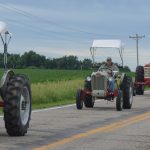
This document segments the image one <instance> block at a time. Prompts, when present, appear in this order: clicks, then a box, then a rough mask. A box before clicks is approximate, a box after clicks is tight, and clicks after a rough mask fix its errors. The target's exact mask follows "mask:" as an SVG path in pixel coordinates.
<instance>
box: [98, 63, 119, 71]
mask: <svg viewBox="0 0 150 150" xmlns="http://www.w3.org/2000/svg"><path fill="white" fill-rule="evenodd" d="M102 68H108V69H111V70H112V71H119V68H118V67H117V66H116V65H115V64H114V63H112V65H107V63H105V64H103V65H101V66H100V68H99V69H102Z"/></svg>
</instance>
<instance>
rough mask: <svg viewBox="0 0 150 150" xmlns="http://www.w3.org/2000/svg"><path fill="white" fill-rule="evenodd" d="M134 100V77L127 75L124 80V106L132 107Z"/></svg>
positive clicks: (125, 107)
mask: <svg viewBox="0 0 150 150" xmlns="http://www.w3.org/2000/svg"><path fill="white" fill-rule="evenodd" d="M132 102H133V84H132V78H131V77H128V76H125V77H124V80H123V108H124V109H131V107H132Z"/></svg>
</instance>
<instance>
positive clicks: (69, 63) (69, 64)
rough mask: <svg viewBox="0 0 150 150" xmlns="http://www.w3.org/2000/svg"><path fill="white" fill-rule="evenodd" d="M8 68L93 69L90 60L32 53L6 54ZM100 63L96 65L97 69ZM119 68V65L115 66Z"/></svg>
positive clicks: (1, 55) (126, 68) (0, 57)
mask: <svg viewBox="0 0 150 150" xmlns="http://www.w3.org/2000/svg"><path fill="white" fill-rule="evenodd" d="M3 60H4V59H3V54H2V53H0V67H1V68H3ZM7 61H8V63H7V66H8V68H13V69H22V68H41V69H68V70H71V69H91V68H92V67H93V64H92V60H91V59H88V58H85V59H84V60H78V57H77V56H72V55H70V56H63V57H60V58H46V57H45V56H43V55H40V54H37V53H36V52H34V51H29V52H25V53H24V54H23V55H19V54H8V59H7ZM102 63H103V62H101V63H96V64H95V66H96V67H99V66H100V65H101V64H102ZM116 65H117V66H119V64H116ZM123 70H125V71H130V69H129V67H128V66H125V67H124V68H123Z"/></svg>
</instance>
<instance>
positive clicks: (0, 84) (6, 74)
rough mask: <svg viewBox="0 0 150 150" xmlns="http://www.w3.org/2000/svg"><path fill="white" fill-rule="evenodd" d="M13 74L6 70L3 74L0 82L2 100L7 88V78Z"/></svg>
mask: <svg viewBox="0 0 150 150" xmlns="http://www.w3.org/2000/svg"><path fill="white" fill-rule="evenodd" d="M14 74H15V73H14V72H13V71H12V70H7V71H5V72H4V74H3V76H2V78H1V80H0V93H1V96H2V98H3V95H4V92H5V90H6V87H7V83H8V81H9V78H10V77H12V76H13V75H14Z"/></svg>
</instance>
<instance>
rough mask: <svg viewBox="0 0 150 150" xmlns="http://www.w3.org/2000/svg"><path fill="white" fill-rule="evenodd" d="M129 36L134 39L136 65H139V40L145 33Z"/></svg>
mask: <svg viewBox="0 0 150 150" xmlns="http://www.w3.org/2000/svg"><path fill="white" fill-rule="evenodd" d="M129 38H132V39H134V40H136V50H137V66H139V40H140V39H142V38H145V35H141V36H139V35H138V34H136V35H135V36H129Z"/></svg>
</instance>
